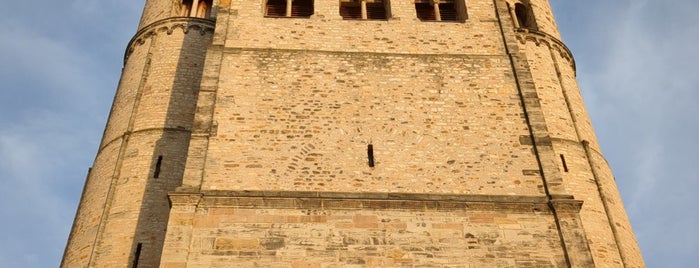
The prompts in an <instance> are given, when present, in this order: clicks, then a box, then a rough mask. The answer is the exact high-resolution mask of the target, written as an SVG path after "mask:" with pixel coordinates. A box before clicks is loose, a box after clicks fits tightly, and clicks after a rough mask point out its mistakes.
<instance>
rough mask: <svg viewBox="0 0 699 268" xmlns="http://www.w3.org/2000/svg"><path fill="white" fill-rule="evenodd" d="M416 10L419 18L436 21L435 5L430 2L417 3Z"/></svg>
mask: <svg viewBox="0 0 699 268" xmlns="http://www.w3.org/2000/svg"><path fill="white" fill-rule="evenodd" d="M415 12H417V18H418V19H420V20H422V21H436V20H437V14H436V13H435V12H434V6H433V5H432V4H430V3H429V2H422V3H417V2H416V3H415Z"/></svg>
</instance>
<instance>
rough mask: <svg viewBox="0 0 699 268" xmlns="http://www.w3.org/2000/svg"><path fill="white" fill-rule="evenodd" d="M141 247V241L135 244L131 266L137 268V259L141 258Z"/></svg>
mask: <svg viewBox="0 0 699 268" xmlns="http://www.w3.org/2000/svg"><path fill="white" fill-rule="evenodd" d="M142 248H143V243H138V245H136V253H135V254H134V256H133V265H132V266H131V267H132V268H138V259H140V258H141V249H142Z"/></svg>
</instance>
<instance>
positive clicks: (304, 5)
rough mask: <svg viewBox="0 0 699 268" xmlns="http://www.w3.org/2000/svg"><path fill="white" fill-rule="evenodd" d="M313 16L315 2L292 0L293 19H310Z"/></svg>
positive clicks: (311, 0)
mask: <svg viewBox="0 0 699 268" xmlns="http://www.w3.org/2000/svg"><path fill="white" fill-rule="evenodd" d="M311 15H313V0H292V3H291V17H296V18H308V17H310V16H311Z"/></svg>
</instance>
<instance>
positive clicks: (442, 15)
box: [415, 0, 466, 22]
mask: <svg viewBox="0 0 699 268" xmlns="http://www.w3.org/2000/svg"><path fill="white" fill-rule="evenodd" d="M415 13H416V14H417V18H418V19H420V20H421V21H460V22H463V21H465V20H466V3H465V2H464V0H415Z"/></svg>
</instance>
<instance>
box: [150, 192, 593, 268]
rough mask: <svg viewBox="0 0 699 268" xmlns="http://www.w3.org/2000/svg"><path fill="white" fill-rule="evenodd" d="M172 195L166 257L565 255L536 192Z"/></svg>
mask: <svg viewBox="0 0 699 268" xmlns="http://www.w3.org/2000/svg"><path fill="white" fill-rule="evenodd" d="M171 198H172V199H173V210H172V214H171V223H170V225H169V226H168V230H169V231H168V237H167V239H168V240H167V241H168V242H167V244H168V245H171V247H168V248H166V250H165V252H164V253H163V260H164V261H163V265H165V267H169V266H172V267H177V265H183V264H184V263H186V264H187V267H225V266H227V265H230V264H231V263H235V264H236V265H237V266H241V267H561V266H565V265H566V264H565V263H566V261H565V258H564V256H563V255H564V254H563V251H562V250H561V248H560V239H559V235H558V232H557V231H556V226H555V225H556V224H555V221H554V220H553V217H552V215H551V212H550V211H549V208H548V206H547V205H546V203H545V199H541V200H540V201H543V202H525V203H509V202H507V201H506V199H505V198H501V199H502V200H500V201H499V202H497V203H496V204H493V203H489V204H486V203H479V202H454V201H444V200H423V201H410V202H406V201H400V200H362V199H322V198H318V199H315V198H303V199H296V198H256V197H231V196H209V195H205V196H204V197H203V199H201V200H199V199H198V196H187V195H179V196H172V197H171ZM183 199H186V201H184V202H182V200H183ZM250 204H254V208H253V207H250ZM436 204H438V205H436ZM579 233H582V230H580V231H579ZM183 252H188V254H182V253H183Z"/></svg>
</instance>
